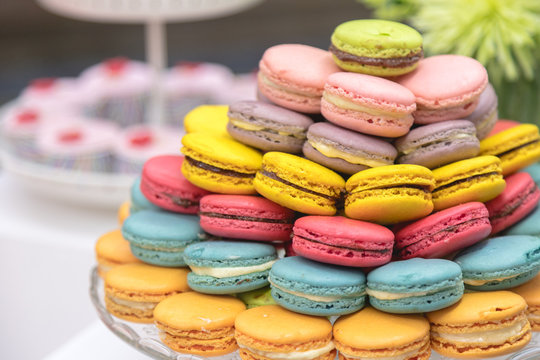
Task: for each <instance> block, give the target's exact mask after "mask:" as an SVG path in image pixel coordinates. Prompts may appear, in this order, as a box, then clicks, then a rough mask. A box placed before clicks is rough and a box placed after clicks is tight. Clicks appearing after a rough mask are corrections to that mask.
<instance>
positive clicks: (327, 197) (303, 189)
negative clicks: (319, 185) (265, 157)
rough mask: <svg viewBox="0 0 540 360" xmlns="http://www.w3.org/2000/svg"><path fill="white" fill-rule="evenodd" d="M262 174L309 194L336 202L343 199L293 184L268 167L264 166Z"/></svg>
mask: <svg viewBox="0 0 540 360" xmlns="http://www.w3.org/2000/svg"><path fill="white" fill-rule="evenodd" d="M261 174H262V175H264V176H266V177H269V178H270V179H274V180H276V181H279V182H280V183H283V184H285V185H287V186H290V187H293V188H295V189H297V190H300V191H303V192H306V193H308V194H313V195H317V196H320V197H322V198H325V199H328V200H331V201H334V202H335V203H336V204H337V203H338V202H339V200H340V199H341V196H330V195H326V194H321V193H320V192H317V191H313V190H310V189H306V188H304V187H301V186H299V185H296V184H293V183H292V182H289V181H287V180H285V179H282V178H280V177H279V176H277V175H276V174H275V173H273V172H271V171H268V170H266V169H264V168H263V170H262V171H261Z"/></svg>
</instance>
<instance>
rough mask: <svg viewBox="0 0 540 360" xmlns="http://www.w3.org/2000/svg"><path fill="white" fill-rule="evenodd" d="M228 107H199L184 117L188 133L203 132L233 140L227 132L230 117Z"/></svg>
mask: <svg viewBox="0 0 540 360" xmlns="http://www.w3.org/2000/svg"><path fill="white" fill-rule="evenodd" d="M228 111H229V106H228V105H201V106H197V107H196V108H194V109H193V110H191V111H190V112H188V113H187V114H186V116H185V117H184V128H185V130H186V133H195V132H201V133H204V134H210V135H215V136H223V137H226V138H229V139H231V136H230V135H229V132H228V131H227V123H228V122H229V117H228V116H227V112H228Z"/></svg>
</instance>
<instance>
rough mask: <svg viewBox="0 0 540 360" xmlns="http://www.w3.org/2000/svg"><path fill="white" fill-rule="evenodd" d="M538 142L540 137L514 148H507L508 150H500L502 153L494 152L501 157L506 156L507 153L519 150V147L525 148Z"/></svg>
mask: <svg viewBox="0 0 540 360" xmlns="http://www.w3.org/2000/svg"><path fill="white" fill-rule="evenodd" d="M538 142H540V139H534V140H531V141H529V142H526V143H525V144H521V145H518V146H516V147H514V148H512V149H509V150H506V151H503V152H500V153H498V154H494V155H495V156H497V157H499V158H500V157H503V156H506V155H508V154H510V153H512V152H514V151H517V150H519V149H522V148H525V147H527V146H530V145H534V144H536V143H538Z"/></svg>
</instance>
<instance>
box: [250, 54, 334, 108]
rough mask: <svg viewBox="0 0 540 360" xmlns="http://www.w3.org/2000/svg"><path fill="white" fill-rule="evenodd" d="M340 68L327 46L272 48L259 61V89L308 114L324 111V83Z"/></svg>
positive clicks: (283, 104)
mask: <svg viewBox="0 0 540 360" xmlns="http://www.w3.org/2000/svg"><path fill="white" fill-rule="evenodd" d="M338 71H340V70H339V68H338V67H337V65H336V64H335V63H334V61H333V60H332V55H331V54H330V53H329V52H328V51H325V50H322V49H318V48H315V47H312V46H308V45H301V44H281V45H276V46H272V47H270V48H268V49H267V50H266V51H265V52H264V54H263V56H262V58H261V61H260V62H259V73H258V76H257V82H258V89H259V91H260V92H261V94H262V95H263V96H264V97H265V98H267V99H268V100H270V101H272V102H273V103H275V104H277V105H279V106H282V107H284V108H287V109H290V110H294V111H299V112H303V113H308V114H317V113H320V112H321V97H322V93H323V89H324V83H325V82H326V79H327V78H328V76H329V75H330V74H332V73H335V72H338Z"/></svg>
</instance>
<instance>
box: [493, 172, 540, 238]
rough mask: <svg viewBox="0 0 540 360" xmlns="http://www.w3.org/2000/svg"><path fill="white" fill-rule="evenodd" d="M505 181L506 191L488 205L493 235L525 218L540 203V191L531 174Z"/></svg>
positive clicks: (507, 178)
mask: <svg viewBox="0 0 540 360" xmlns="http://www.w3.org/2000/svg"><path fill="white" fill-rule="evenodd" d="M504 180H505V181H506V187H505V188H504V191H503V192H502V193H501V194H500V195H499V196H497V197H496V198H495V199H493V200H490V201H488V202H487V203H486V207H487V209H488V210H489V221H490V222H491V227H492V230H491V234H492V235H494V234H496V233H498V232H500V231H502V230H505V229H507V228H509V227H510V226H512V225H514V224H516V223H517V222H518V221H520V220H521V219H523V218H525V217H526V216H527V215H528V214H529V213H530V212H531V211H533V210H534V208H535V207H536V205H538V202H539V201H540V190H539V189H538V186H537V185H536V184H535V182H534V180H533V178H532V177H531V175H529V173H526V172H518V173H515V174H513V175H510V176H508V177H506V178H505V179H504Z"/></svg>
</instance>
